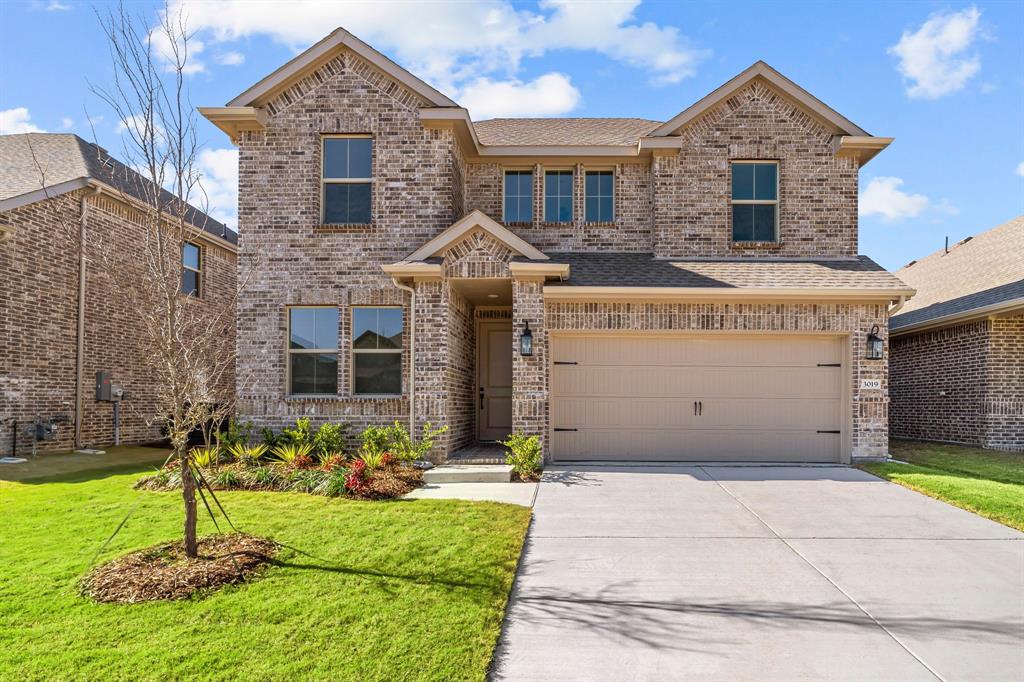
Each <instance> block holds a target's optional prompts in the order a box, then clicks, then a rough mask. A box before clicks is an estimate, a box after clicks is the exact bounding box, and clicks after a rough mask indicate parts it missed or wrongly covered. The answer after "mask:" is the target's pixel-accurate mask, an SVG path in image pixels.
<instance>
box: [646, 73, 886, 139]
mask: <svg viewBox="0 0 1024 682" xmlns="http://www.w3.org/2000/svg"><path fill="white" fill-rule="evenodd" d="M755 79H762V80H764V81H765V82H767V83H768V84H770V85H771V86H773V87H774V88H775V89H776V90H778V91H779V92H780V94H782V95H783V96H785V97H786V98H787V99H789V100H791V101H793V103H794V104H797V105H799V106H800V107H802V108H803V109H805V110H806V111H807V112H808V113H810V114H812V115H813V116H814V117H815V118H817V119H818V120H820V121H822V122H823V123H825V124H827V125H828V126H829V127H830V128H832V129H833V130H834V132H835V133H837V134H840V135H851V136H858V137H859V136H865V137H870V135H869V133H867V132H866V131H865V130H864V129H863V128H861V127H860V126H858V125H857V124H855V123H853V122H852V121H850V120H849V119H848V118H846V117H845V116H843V115H842V114H840V113H839V112H837V111H836V110H835V109H832V108H831V107H829V106H828V105H826V104H825V103H824V102H822V101H821V100H819V99H818V98H817V97H815V96H814V95H812V94H811V93H809V92H807V91H806V90H804V89H803V88H801V87H800V86H799V85H797V84H796V83H794V82H793V81H791V80H789V79H788V78H786V77H785V76H783V75H782V74H781V73H779V72H778V71H776V70H775V69H773V68H772V67H770V66H768V64H766V63H765V62H763V61H758V62H755V63H754V64H753V65H752V66H750V67H749V68H748V69H746V70H744V71H743V72H742V73H740V74H739V75H737V76H736V77H735V78H733V79H731V80H729V81H728V82H726V83H725V84H723V85H722V86H720V87H719V88H717V89H716V90H714V91H712V92H710V93H709V94H707V95H706V96H704V97H703V98H701V99H700V100H699V101H697V102H696V103H694V104H692V105H691V106H689V107H687V108H686V109H684V110H683V111H681V112H679V113H678V114H677V115H675V116H674V117H672V119H671V120H669V121H667V122H666V123H664V124H662V125H661V126H659V127H658V128H655V129H654V130H653V131H652V132H651V133H649V134H650V136H651V137H665V136H669V135H678V134H679V131H680V130H681V129H682V128H684V127H685V126H686V125H687V124H689V123H690V122H692V121H694V120H696V119H697V118H699V117H700V116H701V115H702V114H704V113H706V112H708V111H710V110H711V109H713V108H714V107H715V106H716V105H718V104H719V103H721V102H723V101H725V100H726V99H728V98H729V97H730V96H732V95H733V94H735V93H736V92H738V91H739V90H741V89H742V88H744V87H745V86H746V85H747V84H748V83H750V82H751V81H753V80H755Z"/></svg>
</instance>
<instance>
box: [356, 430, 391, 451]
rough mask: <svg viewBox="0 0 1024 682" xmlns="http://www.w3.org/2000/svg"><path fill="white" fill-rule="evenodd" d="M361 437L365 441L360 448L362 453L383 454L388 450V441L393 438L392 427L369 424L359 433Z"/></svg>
mask: <svg viewBox="0 0 1024 682" xmlns="http://www.w3.org/2000/svg"><path fill="white" fill-rule="evenodd" d="M359 438H360V440H362V441H363V445H362V447H361V448H359V451H360V453H369V454H370V455H371V456H372V455H378V454H383V453H384V452H386V451H387V449H388V443H389V442H390V440H391V427H390V426H367V427H366V428H365V429H363V432H362V433H361V434H359Z"/></svg>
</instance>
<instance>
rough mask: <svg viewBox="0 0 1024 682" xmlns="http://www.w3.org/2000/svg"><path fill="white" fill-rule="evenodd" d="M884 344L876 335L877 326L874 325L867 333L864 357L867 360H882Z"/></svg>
mask: <svg viewBox="0 0 1024 682" xmlns="http://www.w3.org/2000/svg"><path fill="white" fill-rule="evenodd" d="M883 345H884V342H883V341H882V338H881V337H880V336H879V335H878V325H877V324H876V325H875V326H874V327H872V328H871V331H870V332H868V341H867V347H866V353H865V355H864V357H865V358H867V359H868V360H881V359H882V346H883Z"/></svg>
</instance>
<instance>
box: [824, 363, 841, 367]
mask: <svg viewBox="0 0 1024 682" xmlns="http://www.w3.org/2000/svg"><path fill="white" fill-rule="evenodd" d="M818 367H842V365H841V364H839V363H838V362H819V363H818Z"/></svg>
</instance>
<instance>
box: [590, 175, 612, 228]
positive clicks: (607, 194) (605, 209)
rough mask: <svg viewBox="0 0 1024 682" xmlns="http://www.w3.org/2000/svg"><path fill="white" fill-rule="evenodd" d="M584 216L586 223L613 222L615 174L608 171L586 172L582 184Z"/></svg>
mask: <svg viewBox="0 0 1024 682" xmlns="http://www.w3.org/2000/svg"><path fill="white" fill-rule="evenodd" d="M584 189H585V190H586V198H585V199H584V208H585V215H586V219H587V222H588V223H610V222H612V221H614V220H615V213H614V209H615V173H614V172H613V171H610V170H603V171H587V173H586V182H585V183H584Z"/></svg>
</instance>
